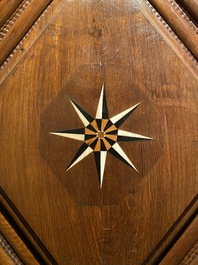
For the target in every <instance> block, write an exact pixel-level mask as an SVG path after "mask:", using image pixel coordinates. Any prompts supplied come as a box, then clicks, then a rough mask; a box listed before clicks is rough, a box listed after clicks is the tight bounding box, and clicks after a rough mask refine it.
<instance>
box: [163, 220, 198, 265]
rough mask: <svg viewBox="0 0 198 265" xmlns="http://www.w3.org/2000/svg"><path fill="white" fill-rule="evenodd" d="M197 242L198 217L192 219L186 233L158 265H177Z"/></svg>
mask: <svg viewBox="0 0 198 265" xmlns="http://www.w3.org/2000/svg"><path fill="white" fill-rule="evenodd" d="M197 240H198V216H196V217H195V218H194V220H193V221H192V222H191V224H190V225H189V226H188V228H187V229H186V231H185V232H184V233H183V234H182V236H181V237H180V238H179V239H178V241H177V242H176V243H175V244H174V246H173V247H172V249H170V251H169V252H168V254H167V255H166V256H165V257H164V259H163V260H162V261H161V262H160V265H168V264H172V265H177V264H179V263H180V262H181V261H182V260H183V258H184V257H185V256H186V254H187V253H188V252H189V251H190V250H191V249H192V247H193V246H194V245H195V243H196V242H197Z"/></svg>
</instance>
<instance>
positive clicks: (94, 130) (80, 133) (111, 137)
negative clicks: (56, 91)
mask: <svg viewBox="0 0 198 265" xmlns="http://www.w3.org/2000/svg"><path fill="white" fill-rule="evenodd" d="M69 100H70V101H71V104H72V106H73V107H74V109H75V111H76V112H77V114H78V116H79V118H80V120H81V121H82V123H83V124H84V127H83V128H79V129H71V130H60V131H53V132H50V134H53V135H57V136H62V137H66V138H71V139H74V140H79V141H82V142H83V144H82V145H81V147H80V148H79V150H78V151H77V153H76V155H75V156H74V158H73V159H72V161H71V163H70V164H69V165H68V167H67V169H66V171H68V170H69V169H71V168H72V167H73V166H75V165H76V164H77V163H78V162H80V161H81V160H82V159H84V158H85V157H86V156H88V155H89V154H91V153H92V152H94V156H95V161H96V167H97V171H98V175H99V180H100V187H101V188H102V183H103V176H104V170H105V162H106V158H107V153H108V152H109V153H111V154H112V155H114V156H115V157H117V158H118V159H120V160H121V161H122V162H124V163H125V164H127V165H128V166H130V167H131V168H133V169H134V170H135V171H137V169H136V167H135V166H134V165H133V163H132V162H131V160H130V159H129V158H128V156H127V155H126V154H125V152H124V151H123V149H122V148H121V146H120V145H119V142H128V141H130V142H131V141H145V140H152V139H153V138H150V137H148V136H144V135H140V134H136V133H132V132H128V131H124V130H120V129H119V127H120V126H121V125H122V124H123V123H124V121H125V120H126V119H127V118H128V117H129V116H130V115H131V114H132V112H133V111H134V110H135V109H136V108H137V107H138V106H139V105H140V103H141V102H140V103H138V104H136V105H134V106H132V107H130V108H128V109H126V110H125V111H123V112H121V113H119V114H117V115H116V116H114V117H112V118H109V115H108V107H107V101H106V94H105V86H104V84H103V85H102V90H101V94H100V99H99V103H98V108H97V112H96V116H95V118H93V117H92V116H91V115H89V113H87V112H86V111H85V110H84V109H83V108H81V107H80V106H79V105H78V104H77V103H75V102H74V101H73V100H71V99H69Z"/></svg>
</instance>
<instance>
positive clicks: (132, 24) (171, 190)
mask: <svg viewBox="0 0 198 265" xmlns="http://www.w3.org/2000/svg"><path fill="white" fill-rule="evenodd" d="M83 64H87V65H88V66H87V69H91V68H93V67H94V64H96V65H97V68H100V67H101V68H102V70H101V71H102V73H103V80H105V81H106V80H108V87H109V92H108V93H109V94H108V100H109V104H110V106H111V107H110V108H111V109H110V110H111V112H112V113H113V112H115V113H116V112H117V111H120V110H121V109H123V108H127V107H128V104H126V105H125V103H126V102H125V96H126V98H127V95H128V94H130V93H131V92H132V91H134V90H133V87H134V86H135V85H136V87H138V88H139V91H141V94H142V95H143V94H144V95H145V98H147V99H148V101H152V105H154V106H155V107H154V108H156V109H158V111H159V112H160V113H161V115H162V117H163V124H162V127H161V128H162V130H163V135H164V143H163V141H162V142H161V143H162V145H163V149H164V152H163V156H162V157H160V159H159V161H158V163H156V164H155V166H154V168H152V169H151V170H150V171H149V172H148V174H146V176H144V178H141V181H139V180H138V181H137V182H136V181H135V178H132V183H133V184H135V185H136V189H135V190H133V187H132V186H130V187H126V186H125V185H124V183H122V188H124V189H125V191H127V192H128V196H126V197H125V198H124V200H123V201H122V202H121V203H120V205H118V206H113V205H111V206H110V205H108V204H112V201H113V198H114V194H117V195H118V196H119V192H120V191H119V187H117V188H116V189H110V188H111V187H110V185H108V189H107V187H106V191H109V192H105V193H103V194H101V195H102V200H101V205H97V206H92V207H88V206H85V207H80V206H78V205H77V204H76V202H75V201H74V200H73V198H72V197H71V196H70V195H69V193H68V192H67V189H66V188H65V187H63V185H62V184H61V183H60V182H59V181H58V179H57V178H56V177H55V175H54V173H53V172H52V171H51V169H50V168H49V166H48V165H47V164H46V162H45V161H44V160H43V159H42V158H41V156H40V153H39V141H40V138H39V134H40V132H39V131H40V127H41V126H40V115H41V113H43V111H44V110H45V108H46V107H47V106H48V105H49V104H50V103H51V101H53V100H54V98H55V97H56V95H57V94H58V93H59V92H60V91H61V88H62V86H63V85H65V84H66V83H67V81H68V80H70V79H71V78H74V79H75V74H76V73H77V74H79V72H78V69H80V70H81V69H82V67H81V66H82V65H83ZM112 66H113V67H114V69H116V72H115V73H118V72H119V69H120V72H122V73H123V72H124V73H123V74H120V76H119V78H120V81H119V82H120V83H121V81H122V80H123V82H126V83H127V82H129V81H128V80H130V86H129V87H128V89H126V90H124V89H123V90H119V88H117V86H116V85H117V82H116V80H117V79H118V77H117V78H115V80H114V79H113V77H112V76H111V75H109V74H108V73H110V72H111V70H110V69H112ZM83 69H85V67H84V68H83ZM121 69H122V70H121ZM195 71H196V70H195ZM84 76H85V78H84V79H81V81H79V83H80V84H81V86H80V85H79V86H78V87H74V88H73V91H72V89H71V88H70V90H69V91H67V89H66V91H65V92H71V93H73V95H74V96H75V95H76V100H79V101H81V103H84V104H83V106H85V107H86V108H88V110H90V111H91V112H92V110H94V108H95V104H93V102H94V103H95V102H97V100H98V93H99V89H100V88H98V87H97V88H96V87H93V88H92V90H91V88H90V90H89V93H88V95H87V94H86V87H87V86H88V83H89V82H88V81H89V80H92V79H94V78H95V76H94V77H93V75H92V72H91V71H87V75H85V74H84ZM22 77H23V78H22ZM75 80H78V78H77V77H76V79H75ZM101 81H102V80H101ZM196 84H197V79H196V77H195V75H193V74H192V73H191V72H190V71H189V70H188V69H187V67H186V65H185V64H183V63H182V60H181V59H180V58H179V57H178V56H177V55H176V54H175V52H174V50H172V49H171V48H170V47H169V46H168V45H167V42H166V40H164V39H163V38H162V37H161V35H160V34H159V32H158V31H157V30H156V29H155V28H154V27H153V25H152V23H150V22H149V21H148V19H147V18H146V17H145V16H144V14H143V13H142V12H141V10H140V8H139V7H138V5H137V4H136V1H127V0H125V1H118V0H117V1H115V0H114V1H113V2H112V1H103V2H100V1H98V2H95V1H93V2H92V1H86V2H84V1H67V2H65V5H64V6H63V7H62V8H61V10H60V11H59V13H58V14H56V16H55V17H54V18H53V19H52V20H51V21H50V22H49V23H48V24H47V27H46V29H45V30H44V31H43V32H42V34H41V36H39V38H38V39H36V41H35V43H34V45H32V47H31V49H29V50H28V51H27V52H26V53H25V56H24V57H23V58H22V59H21V60H20V61H19V62H18V64H17V65H16V66H15V67H14V69H13V70H12V71H11V72H10V73H8V75H7V78H6V79H5V80H4V81H3V83H2V86H1V92H0V93H1V100H2V102H1V104H2V109H1V121H2V122H1V123H0V129H1V130H0V132H1V141H2V145H1V152H2V153H1V154H3V156H1V158H0V160H1V162H0V163H1V167H0V169H1V183H2V187H3V189H4V190H5V191H6V192H7V193H8V194H9V196H10V198H11V200H12V201H13V202H14V204H15V205H16V207H17V208H18V209H19V211H20V213H21V214H22V215H23V217H24V218H25V220H26V221H27V222H28V223H29V224H30V225H31V227H32V229H33V230H34V231H35V233H36V234H37V235H38V236H39V238H40V239H41V241H42V242H43V243H44V244H45V245H46V247H47V249H49V250H50V253H52V255H53V256H54V257H55V259H56V260H57V263H58V264H72V265H78V264H85V265H88V264H90V265H91V264H106V265H110V264H113V265H116V264H119V265H120V264H123V265H127V264H130V265H131V264H137V265H139V264H142V263H143V262H144V260H145V259H146V257H147V256H148V255H149V253H150V252H151V251H152V250H153V249H154V248H155V246H156V245H157V244H158V242H159V241H160V240H161V238H163V236H164V235H165V234H166V233H167V231H168V230H169V229H170V228H171V227H172V225H173V224H174V223H175V221H176V220H177V219H178V217H179V216H180V215H181V213H182V212H183V211H184V210H185V208H186V207H187V205H188V204H189V202H190V201H191V200H192V199H193V198H194V197H195V195H196V193H197V187H196V185H195V184H194V183H195V178H196V172H197V164H198V163H197V156H196V154H197V144H196V142H197V138H196V137H197V136H196V127H197V119H196V115H197V91H196ZM83 91H85V93H83ZM91 92H92V93H91ZM120 92H121V93H122V95H121V96H120ZM129 92H130V93H129ZM113 93H114V96H113V97H111V95H112V94H113ZM139 93H140V92H139ZM83 94H85V96H84V95H83ZM91 94H92V95H94V96H93V100H90V98H91ZM80 95H81V96H80ZM120 97H121V98H122V100H121V101H120V100H119V99H120ZM116 99H118V100H116ZM127 100H130V98H127ZM115 106H116V109H115ZM142 110H143V109H142ZM141 115H145V114H144V111H142V112H141ZM70 118H71V116H70ZM189 119H190V122H189ZM69 122H71V123H72V122H73V124H75V125H76V124H77V123H78V122H79V121H78V120H77V118H75V117H74V116H72V119H70V120H69ZM136 122H137V119H136ZM128 125H129V124H128ZM125 126H126V127H124V128H125V129H127V124H126V125H125ZM140 126H141V124H140ZM155 126H156V127H157V128H159V127H160V126H159V124H157V125H156V124H155V122H153V127H155ZM128 129H130V128H129V127H128ZM162 138H163V137H162ZM68 146H69V148H71V150H73V151H75V150H74V149H75V148H74V147H75V146H74V145H73V143H72V142H68ZM76 146H77V145H76ZM131 147H132V146H131V145H130V144H127V145H125V146H123V148H127V149H126V150H128V151H130V150H132V148H131ZM46 148H47V145H46ZM72 148H73V149H72ZM130 152H132V151H130ZM130 154H133V152H132V153H130ZM148 154H149V153H148ZM189 154H190V155H191V160H188V158H189ZM143 158H144V157H143ZM109 159H110V160H109V162H108V165H107V170H112V176H115V180H116V177H117V179H118V178H119V177H120V178H121V177H124V176H122V171H119V170H118V171H116V170H115V168H116V167H117V165H118V163H116V162H115V160H113V159H112V158H111V157H110V158H109ZM135 159H137V158H136V157H135ZM113 161H114V163H113ZM186 161H188V163H186ZM61 163H62V162H61ZM91 163H93V159H92V158H87V162H85V164H83V165H89V164H91ZM112 164H113V167H112ZM81 165H82V164H81ZM110 165H111V167H110ZM120 168H122V169H123V170H125V169H124V166H121V165H120ZM82 170H85V171H86V167H83V166H82ZM118 172H119V174H118ZM89 174H90V173H89ZM86 176H87V174H86ZM137 179H138V178H137ZM81 181H82V180H81ZM118 181H120V179H118ZM10 183H12V185H10ZM116 183H117V182H116V181H114V183H112V186H113V185H115V186H116V185H117V184H116ZM77 184H79V183H77ZM90 185H91V184H90ZM73 190H74V191H75V185H74V186H73ZM81 192H82V191H81ZM181 194H182V195H183V196H181ZM97 196H98V195H97ZM24 198H25V200H24ZM104 201H106V202H108V204H106V206H104V204H102V203H103V202H104ZM173 202H174V203H173ZM46 224H47V225H46Z"/></svg>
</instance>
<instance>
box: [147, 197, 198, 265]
mask: <svg viewBox="0 0 198 265" xmlns="http://www.w3.org/2000/svg"><path fill="white" fill-rule="evenodd" d="M197 209H198V195H197V196H196V197H195V198H194V199H193V200H192V202H191V203H190V204H189V205H188V207H187V208H186V209H185V211H184V212H183V214H182V215H181V216H180V217H179V218H178V220H177V221H176V222H175V223H174V225H173V226H172V227H171V228H170V230H169V231H168V232H167V234H166V235H165V236H164V237H163V238H162V240H161V241H160V242H159V243H158V244H157V245H156V247H155V248H154V249H153V251H152V252H151V253H150V255H149V256H148V257H147V259H146V260H145V261H144V262H143V264H142V265H153V264H160V261H162V259H163V258H164V256H165V255H166V254H167V253H168V252H169V250H170V248H171V247H172V246H173V245H174V244H175V242H176V241H177V240H178V238H180V236H181V235H182V234H183V232H184V231H185V230H186V228H187V227H188V225H189V224H190V223H191V222H192V220H194V218H195V216H196V215H197ZM191 247H192V245H191ZM186 254H187V253H185V254H184V256H185V255H186ZM184 256H183V257H184ZM183 257H182V258H183ZM169 264H171V265H173V264H172V263H169ZM177 264H178V263H177Z"/></svg>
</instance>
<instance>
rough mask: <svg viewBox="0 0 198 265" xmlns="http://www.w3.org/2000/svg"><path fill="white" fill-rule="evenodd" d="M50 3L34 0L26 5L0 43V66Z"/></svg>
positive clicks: (45, 0) (48, 1)
mask: <svg viewBox="0 0 198 265" xmlns="http://www.w3.org/2000/svg"><path fill="white" fill-rule="evenodd" d="M50 2H51V0H44V1H37V0H35V1H32V2H30V3H29V4H28V5H27V7H26V8H25V10H24V11H23V13H22V14H21V15H20V16H19V18H18V19H17V20H16V21H15V23H14V24H13V25H12V27H11V28H10V30H9V31H8V32H7V34H6V35H5V36H4V37H3V39H2V40H1V42H0V50H1V55H0V65H1V64H2V63H3V62H4V61H5V60H6V58H7V57H8V56H9V54H10V53H11V51H12V50H13V49H14V48H15V47H16V45H17V44H18V43H19V41H20V40H21V39H22V37H23V36H24V35H25V34H26V33H27V31H28V30H29V29H30V28H31V26H32V25H33V24H34V22H35V21H36V20H37V18H38V17H39V16H40V15H41V13H42V12H43V11H44V10H45V8H46V7H47V5H48V4H49V3H50ZM27 18H28V19H27Z"/></svg>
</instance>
